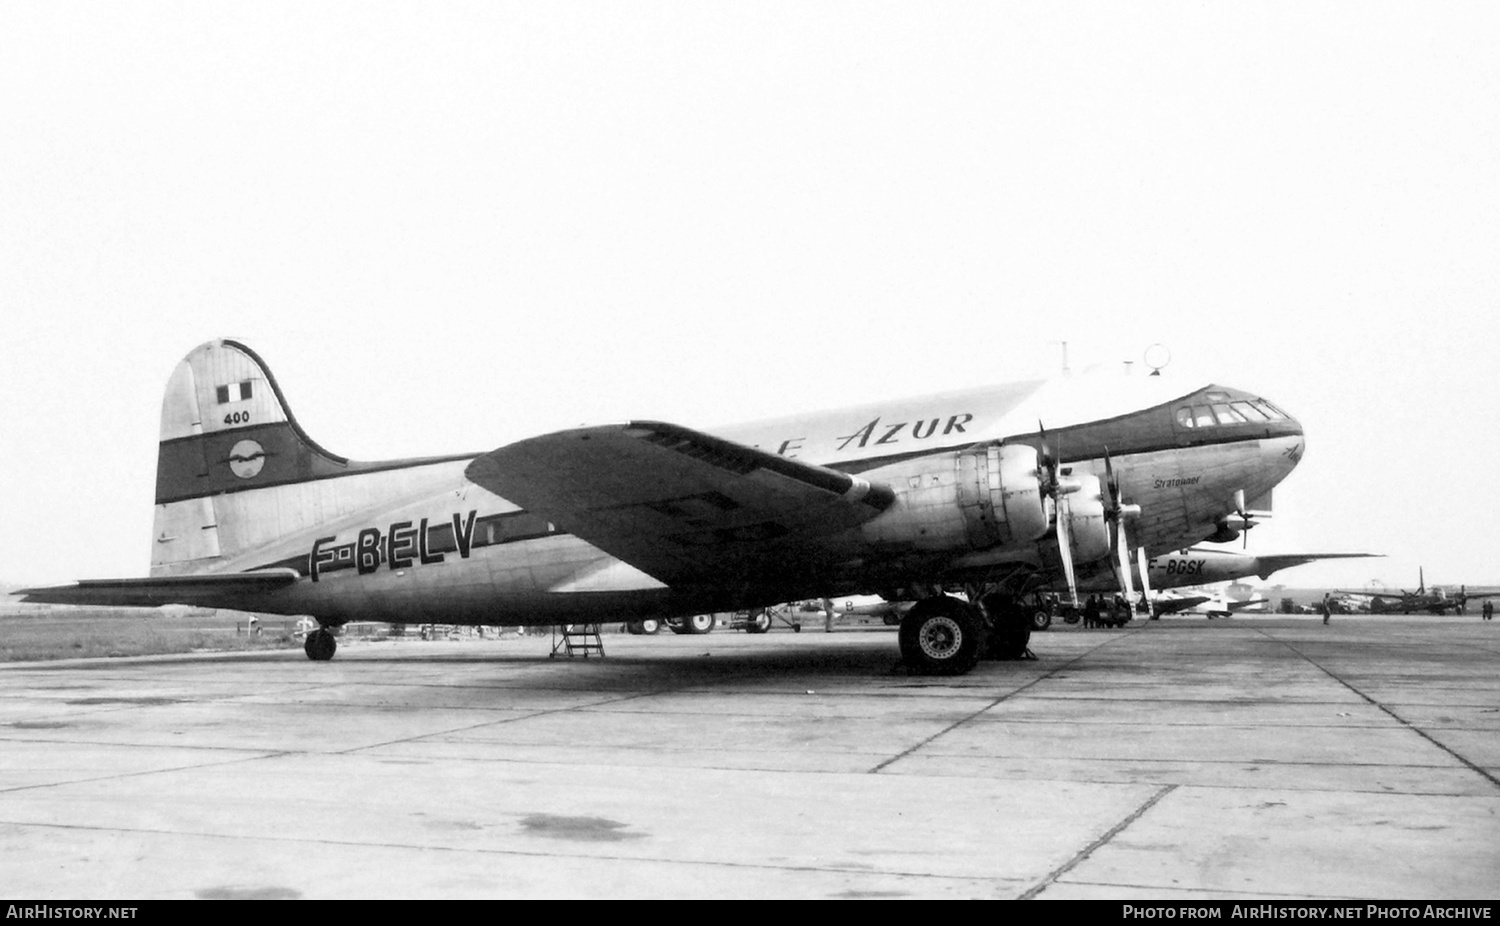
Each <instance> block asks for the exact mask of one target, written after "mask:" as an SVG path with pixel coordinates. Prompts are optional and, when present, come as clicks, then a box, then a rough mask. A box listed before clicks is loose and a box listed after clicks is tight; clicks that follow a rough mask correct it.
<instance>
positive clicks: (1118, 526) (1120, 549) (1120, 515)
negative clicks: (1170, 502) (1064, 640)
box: [1104, 446, 1140, 601]
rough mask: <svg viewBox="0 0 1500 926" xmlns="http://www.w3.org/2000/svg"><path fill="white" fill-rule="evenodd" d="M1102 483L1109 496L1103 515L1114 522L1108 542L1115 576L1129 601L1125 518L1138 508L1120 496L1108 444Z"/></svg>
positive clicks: (1132, 590)
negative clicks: (1110, 544)
mask: <svg viewBox="0 0 1500 926" xmlns="http://www.w3.org/2000/svg"><path fill="white" fill-rule="evenodd" d="M1104 485H1105V491H1106V492H1107V493H1108V496H1109V497H1108V498H1107V499H1106V502H1107V505H1106V507H1105V510H1104V515H1105V517H1106V518H1107V519H1109V521H1110V522H1111V523H1113V524H1114V530H1113V531H1112V532H1111V534H1110V542H1111V543H1112V544H1113V545H1114V548H1115V559H1116V560H1117V561H1118V563H1119V565H1118V566H1117V567H1116V569H1115V578H1116V580H1117V581H1118V582H1119V585H1120V590H1121V591H1122V592H1124V593H1125V600H1126V601H1129V600H1131V599H1132V598H1134V597H1135V583H1134V582H1133V581H1131V577H1130V538H1129V537H1128V536H1126V533H1125V518H1126V516H1127V515H1136V514H1140V508H1139V507H1137V506H1135V505H1126V504H1125V503H1124V499H1123V498H1121V495H1120V477H1119V476H1117V475H1115V464H1114V461H1113V460H1112V459H1110V456H1109V447H1108V446H1106V447H1105V448H1104Z"/></svg>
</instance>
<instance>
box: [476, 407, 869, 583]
mask: <svg viewBox="0 0 1500 926" xmlns="http://www.w3.org/2000/svg"><path fill="white" fill-rule="evenodd" d="M465 475H466V476H467V477H468V478H469V479H470V480H472V481H473V482H475V483H476V484H478V485H480V486H483V487H484V488H486V489H488V490H489V491H491V492H494V493H495V494H497V495H499V496H501V497H502V498H505V499H508V500H510V501H512V502H515V503H516V504H518V505H520V506H522V507H523V508H525V509H527V510H529V511H532V512H535V513H536V514H539V515H542V516H544V517H546V518H547V519H548V520H549V521H552V522H553V523H555V524H557V525H558V526H559V527H560V528H562V529H563V530H566V531H568V532H569V533H572V534H574V535H576V536H578V537H581V538H582V539H584V540H586V541H588V542H589V543H591V544H593V545H594V546H596V547H598V548H599V549H601V550H603V551H605V552H606V553H609V554H610V555H612V556H615V557H617V558H619V559H621V560H623V561H625V562H627V563H629V564H630V565H632V566H634V567H636V568H637V569H640V570H641V571H643V572H645V573H647V574H649V575H651V576H653V577H654V578H656V579H658V580H660V581H662V582H665V583H667V584H669V585H670V584H673V583H677V582H684V583H692V582H697V581H707V580H712V579H716V578H718V579H722V578H725V577H728V576H730V575H733V574H735V573H736V572H738V573H740V574H743V575H746V576H748V575H749V574H751V573H752V572H754V571H755V570H756V569H757V568H769V567H771V566H774V565H778V564H779V565H781V566H782V567H785V566H786V565H787V564H789V563H792V562H794V561H795V554H796V553H797V551H799V550H803V551H805V550H806V549H807V548H808V547H809V545H810V541H813V540H815V539H816V538H818V537H821V536H824V535H829V534H833V533H837V532H839V531H842V530H846V529H848V528H852V527H857V526H858V525H860V524H863V523H864V522H866V521H868V520H870V519H871V518H873V517H875V516H876V515H878V514H880V512H882V511H884V510H885V509H886V508H887V507H888V506H889V505H890V504H891V502H892V501H894V500H895V493H894V492H892V491H891V489H890V487H889V486H885V485H879V484H875V485H872V484H871V483H869V482H866V481H865V480H863V479H860V478H859V477H857V476H851V475H849V474H847V473H841V472H839V471H837V470H833V469H828V468H827V467H823V466H816V465H813V464H810V463H804V462H802V461H800V460H795V459H791V458H788V457H783V456H779V455H777V454H773V453H767V452H765V451H763V450H758V449H756V448H754V447H748V446H745V445H744V444H738V443H735V442H733V441H727V440H724V439H722V438H718V437H714V436H712V435H709V434H703V433H701V432H698V431H693V430H690V429H688V428H684V427H679V426H677V425H672V424H666V423H663V422H657V421H633V422H630V423H628V424H619V425H606V426H600V427H588V428H577V429H574V430H570V431H558V432H556V433H553V434H544V435H542V436H540V437H533V438H528V439H526V440H522V441H518V442H517V443H514V444H507V445H506V446H504V447H501V448H499V449H498V450H494V451H491V452H490V453H487V454H485V455H483V456H481V457H479V458H477V459H475V460H474V461H473V462H472V463H470V464H469V466H468V468H467V469H466V470H465Z"/></svg>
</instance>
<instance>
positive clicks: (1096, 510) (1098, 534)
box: [1049, 473, 1112, 563]
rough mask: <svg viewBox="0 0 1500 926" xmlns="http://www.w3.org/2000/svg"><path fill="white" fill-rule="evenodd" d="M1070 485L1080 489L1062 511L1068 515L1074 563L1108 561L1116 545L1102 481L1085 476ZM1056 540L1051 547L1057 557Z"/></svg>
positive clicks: (1071, 478) (1074, 478)
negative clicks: (1112, 543) (1106, 512)
mask: <svg viewBox="0 0 1500 926" xmlns="http://www.w3.org/2000/svg"><path fill="white" fill-rule="evenodd" d="M1067 481H1069V482H1071V483H1072V484H1074V485H1076V486H1078V489H1077V491H1074V492H1069V493H1068V494H1066V495H1064V496H1063V499H1062V501H1061V502H1059V503H1058V507H1059V508H1060V509H1062V511H1065V512H1066V513H1067V514H1066V516H1067V519H1068V539H1069V541H1071V543H1070V544H1069V545H1070V546H1071V547H1072V550H1073V562H1075V563H1092V562H1096V561H1098V560H1101V559H1104V558H1105V557H1107V556H1109V554H1110V550H1111V548H1112V545H1111V543H1110V537H1109V525H1108V523H1106V521H1105V517H1104V496H1103V492H1102V491H1101V488H1100V483H1099V477H1098V476H1094V475H1092V474H1088V473H1085V474H1083V475H1079V476H1069V477H1068V479H1067ZM1055 539H1056V538H1054V542H1053V543H1051V544H1049V546H1050V547H1051V548H1052V549H1051V551H1050V552H1051V553H1052V555H1053V556H1056V555H1057V544H1056V542H1055Z"/></svg>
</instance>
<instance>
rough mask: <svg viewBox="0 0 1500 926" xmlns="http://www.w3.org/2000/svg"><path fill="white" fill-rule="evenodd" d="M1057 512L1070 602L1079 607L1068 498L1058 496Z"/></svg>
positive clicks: (1056, 501) (1056, 502) (1059, 537)
mask: <svg viewBox="0 0 1500 926" xmlns="http://www.w3.org/2000/svg"><path fill="white" fill-rule="evenodd" d="M1054 508H1055V510H1056V512H1057V551H1058V553H1059V554H1060V555H1061V556H1062V564H1063V574H1064V575H1065V576H1067V577H1068V600H1069V602H1070V603H1071V604H1072V605H1073V607H1075V608H1076V607H1078V577H1077V576H1076V575H1075V574H1074V572H1073V539H1072V537H1071V536H1069V533H1068V502H1067V497H1066V496H1062V495H1060V496H1057V498H1056V499H1055V503H1054Z"/></svg>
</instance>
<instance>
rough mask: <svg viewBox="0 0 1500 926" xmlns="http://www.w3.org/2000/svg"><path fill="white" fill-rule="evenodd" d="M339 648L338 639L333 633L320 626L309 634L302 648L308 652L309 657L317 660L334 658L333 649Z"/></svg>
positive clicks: (322, 660)
mask: <svg viewBox="0 0 1500 926" xmlns="http://www.w3.org/2000/svg"><path fill="white" fill-rule="evenodd" d="M338 648H339V644H338V641H337V640H335V639H334V638H333V634H331V633H329V632H328V631H327V630H325V629H323V628H322V627H319V628H318V629H317V630H314V631H313V632H312V633H310V634H308V635H307V639H306V640H304V641H303V642H302V649H303V651H304V652H306V653H307V658H308V659H311V660H313V661H315V662H327V661H328V660H330V659H332V658H333V651H334V650H336V649H338Z"/></svg>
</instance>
